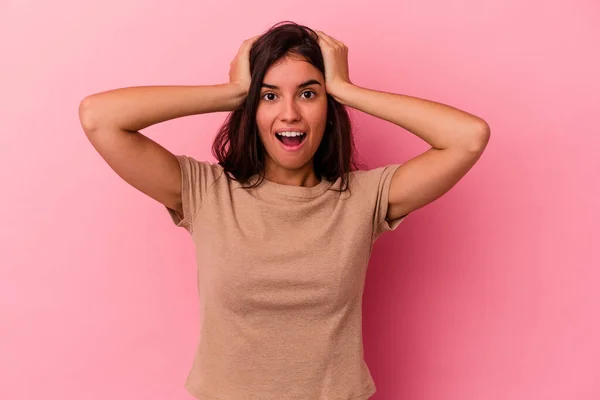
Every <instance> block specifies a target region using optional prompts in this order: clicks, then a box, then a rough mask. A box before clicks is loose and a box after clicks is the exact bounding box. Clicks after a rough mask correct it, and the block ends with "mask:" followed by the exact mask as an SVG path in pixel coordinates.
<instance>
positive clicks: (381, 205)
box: [372, 164, 408, 241]
mask: <svg viewBox="0 0 600 400" xmlns="http://www.w3.org/2000/svg"><path fill="white" fill-rule="evenodd" d="M398 167H400V164H392V165H388V166H385V167H381V168H377V169H375V170H373V171H372V172H374V174H373V179H374V180H375V181H376V185H377V201H376V203H375V213H374V218H373V241H375V240H377V238H378V237H379V236H381V234H382V233H384V232H389V231H393V230H395V229H396V228H397V227H398V225H400V223H401V222H402V221H404V219H405V218H406V217H407V216H408V214H406V215H404V216H402V217H400V218H396V219H393V220H389V221H388V220H386V219H385V217H386V215H387V212H388V204H389V194H390V186H391V184H392V177H393V176H394V172H396V170H397V169H398Z"/></svg>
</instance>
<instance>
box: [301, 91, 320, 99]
mask: <svg viewBox="0 0 600 400" xmlns="http://www.w3.org/2000/svg"><path fill="white" fill-rule="evenodd" d="M304 93H311V94H313V95H314V96H311V97H304V98H305V99H312V98H313V97H315V96H316V95H317V94H316V93H315V92H314V91H312V90H306V91H304V92H302V94H304Z"/></svg>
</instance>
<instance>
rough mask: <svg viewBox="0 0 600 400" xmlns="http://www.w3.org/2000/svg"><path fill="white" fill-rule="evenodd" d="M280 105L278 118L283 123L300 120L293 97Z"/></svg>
mask: <svg viewBox="0 0 600 400" xmlns="http://www.w3.org/2000/svg"><path fill="white" fill-rule="evenodd" d="M280 104H282V106H281V107H282V109H281V113H280V118H281V120H282V121H283V122H286V123H290V122H295V121H298V120H299V119H300V112H299V110H298V104H296V99H294V98H293V97H292V98H287V99H286V100H284V101H282V102H281V103H280Z"/></svg>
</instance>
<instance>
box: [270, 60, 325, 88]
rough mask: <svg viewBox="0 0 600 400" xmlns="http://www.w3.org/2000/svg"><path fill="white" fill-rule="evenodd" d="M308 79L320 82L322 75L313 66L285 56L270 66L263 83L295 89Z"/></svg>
mask: <svg viewBox="0 0 600 400" xmlns="http://www.w3.org/2000/svg"><path fill="white" fill-rule="evenodd" d="M308 79H316V80H318V81H319V82H322V80H323V75H322V74H321V71H319V70H318V69H317V68H315V66H314V65H312V64H311V63H309V62H308V61H305V60H303V59H300V58H297V57H289V56H286V57H284V58H282V59H281V60H279V61H278V62H276V63H275V64H273V65H271V66H270V67H269V69H268V70H267V73H266V74H265V77H264V79H263V83H266V84H269V85H276V86H279V87H285V86H289V87H294V88H295V87H296V86H297V85H298V84H299V83H302V82H305V81H306V80H308Z"/></svg>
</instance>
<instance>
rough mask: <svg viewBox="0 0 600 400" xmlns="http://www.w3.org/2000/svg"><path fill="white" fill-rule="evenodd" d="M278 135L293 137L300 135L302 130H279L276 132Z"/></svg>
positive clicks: (302, 133)
mask: <svg viewBox="0 0 600 400" xmlns="http://www.w3.org/2000/svg"><path fill="white" fill-rule="evenodd" d="M277 134H278V135H280V136H287V137H294V136H302V135H304V132H279V133H277Z"/></svg>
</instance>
